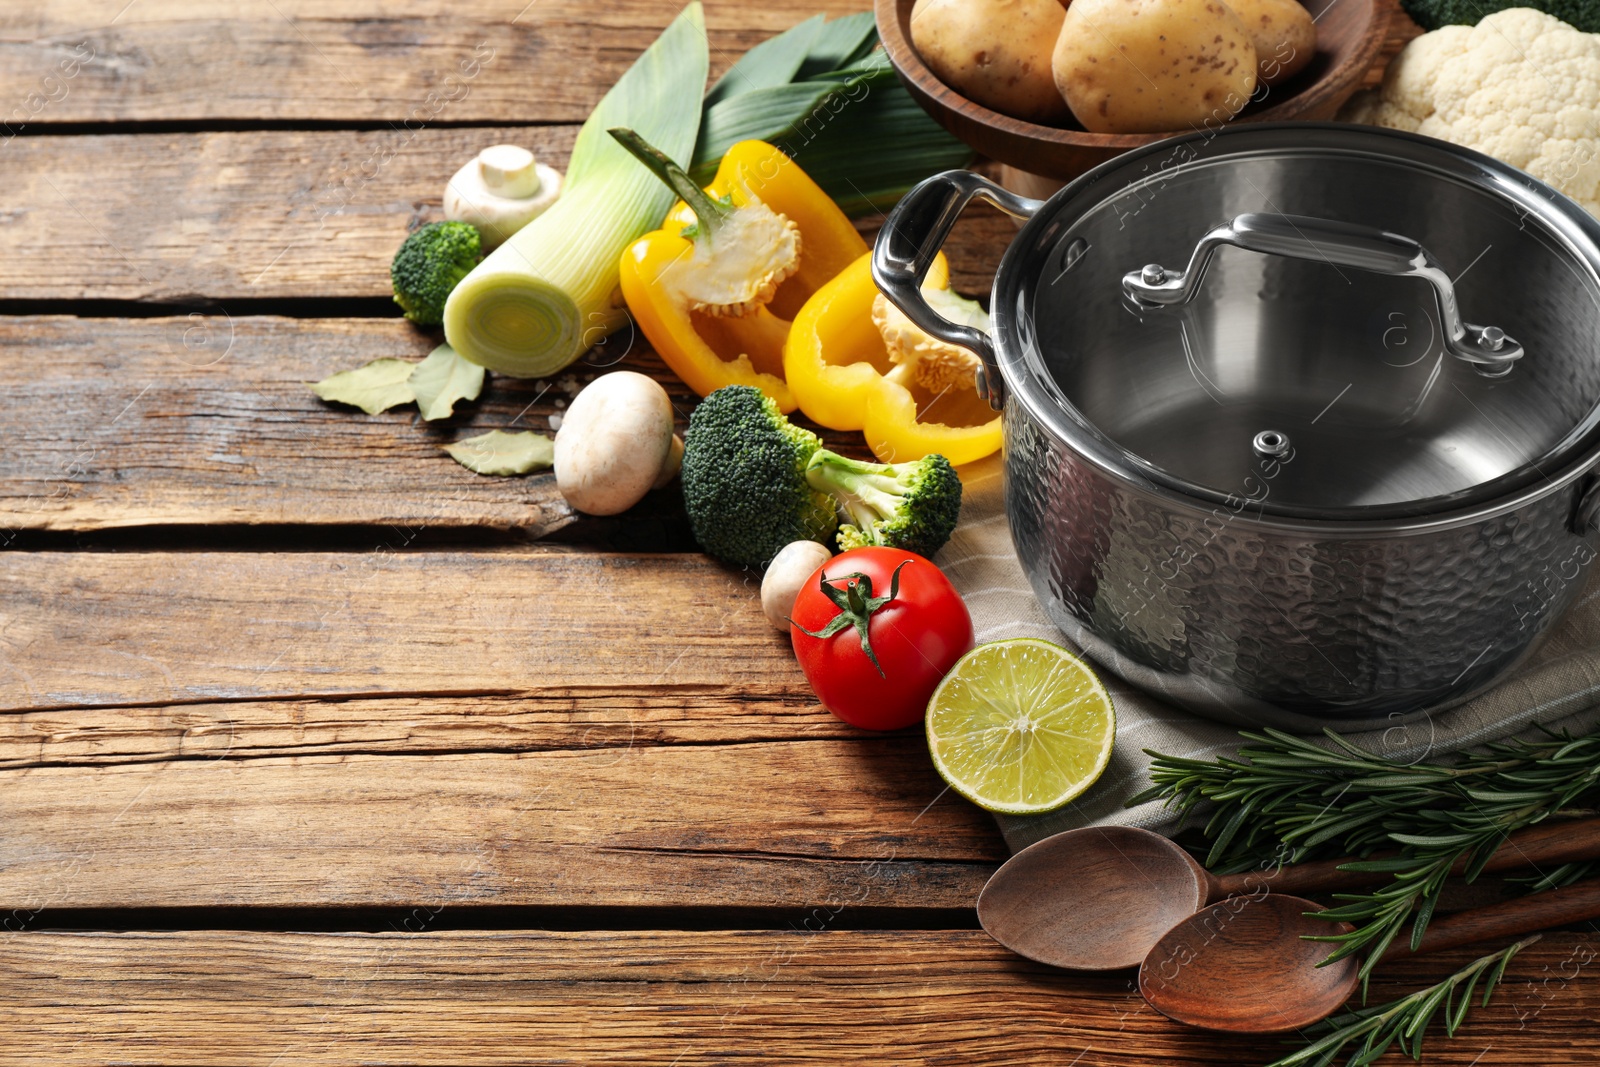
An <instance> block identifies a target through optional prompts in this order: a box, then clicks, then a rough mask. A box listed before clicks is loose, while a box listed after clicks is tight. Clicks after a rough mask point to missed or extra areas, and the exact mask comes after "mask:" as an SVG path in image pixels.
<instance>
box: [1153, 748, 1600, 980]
mask: <svg viewBox="0 0 1600 1067" xmlns="http://www.w3.org/2000/svg"><path fill="white" fill-rule="evenodd" d="M1241 736H1242V737H1244V739H1245V740H1246V741H1247V742H1248V744H1247V745H1246V746H1245V747H1244V748H1243V749H1241V750H1240V752H1239V754H1238V756H1236V757H1223V758H1220V759H1216V760H1195V759H1182V758H1178V757H1172V756H1164V755H1161V754H1159V753H1156V752H1151V753H1150V755H1151V756H1152V757H1153V759H1154V763H1153V764H1152V766H1151V769H1150V778H1151V781H1152V783H1154V784H1153V785H1152V787H1151V788H1150V789H1148V790H1146V791H1145V792H1143V793H1141V794H1139V795H1138V796H1136V797H1134V798H1133V799H1132V800H1130V801H1129V804H1130V805H1131V804H1136V803H1142V802H1144V801H1148V800H1165V801H1166V803H1167V805H1168V806H1169V807H1171V808H1174V809H1176V810H1178V811H1180V812H1182V813H1183V814H1184V815H1185V816H1186V817H1187V816H1190V815H1193V814H1196V813H1197V812H1198V810H1199V809H1200V808H1201V807H1202V806H1204V805H1210V806H1211V808H1212V810H1211V814H1210V817H1209V821H1208V822H1207V823H1206V826H1205V834H1206V837H1207V838H1208V839H1209V840H1210V843H1211V849H1210V853H1209V855H1208V856H1207V857H1206V866H1208V867H1211V868H1214V869H1216V870H1218V871H1220V872H1228V871H1240V870H1246V869H1249V868H1251V867H1254V866H1257V865H1259V864H1261V863H1262V862H1274V861H1276V860H1279V859H1282V860H1284V861H1286V862H1291V863H1297V862H1300V861H1302V860H1306V859H1312V858H1320V857H1324V856H1337V855H1354V856H1370V855H1371V854H1372V853H1373V852H1375V851H1377V850H1379V849H1386V850H1389V849H1394V848H1396V846H1398V847H1399V854H1398V855H1396V856H1391V857H1387V858H1383V859H1377V860H1362V861H1358V862H1354V863H1350V864H1347V865H1346V867H1347V868H1349V869H1355V870H1369V871H1379V872H1387V873H1389V874H1390V875H1391V876H1392V877H1391V878H1390V880H1389V881H1388V882H1386V883H1384V884H1383V885H1380V886H1378V887H1376V888H1374V889H1371V890H1367V891H1363V892H1352V893H1341V894H1337V895H1336V899H1337V900H1338V901H1339V904H1338V905H1337V906H1336V907H1334V908H1331V909H1329V910H1327V911H1323V912H1318V913H1317V914H1318V915H1319V917H1321V918H1325V919H1328V920H1330V921H1343V922H1348V923H1350V924H1352V926H1353V927H1354V929H1352V930H1351V931H1350V932H1349V933H1345V934H1329V935H1326V936H1324V937H1322V938H1319V940H1324V941H1328V942H1331V943H1333V944H1334V946H1335V947H1334V949H1333V951H1332V954H1331V955H1330V956H1329V957H1328V960H1329V961H1330V962H1331V961H1332V960H1336V959H1341V958H1343V957H1345V956H1350V955H1355V954H1358V953H1359V954H1363V956H1364V959H1363V961H1362V964H1361V971H1360V973H1361V978H1362V981H1363V983H1365V981H1366V980H1367V979H1368V978H1369V977H1370V975H1371V972H1372V968H1373V967H1374V966H1375V965H1376V964H1377V961H1378V959H1379V958H1380V957H1381V956H1382V955H1383V952H1384V950H1385V949H1386V948H1388V947H1389V945H1390V943H1391V942H1393V941H1394V940H1395V939H1396V938H1397V937H1398V936H1399V935H1400V933H1401V932H1402V931H1403V930H1404V928H1405V926H1406V925H1407V923H1409V924H1410V926H1411V933H1410V938H1409V940H1410V943H1411V946H1412V947H1413V948H1415V947H1416V946H1417V944H1419V943H1420V941H1421V939H1422V934H1423V932H1424V931H1425V930H1426V929H1427V926H1428V922H1429V920H1430V919H1431V918H1432V916H1433V909H1434V905H1435V904H1436V903H1437V902H1438V897H1439V892H1440V890H1441V889H1442V888H1443V886H1444V883H1445V880H1446V878H1447V877H1448V875H1449V872H1450V869H1451V867H1452V866H1453V865H1454V864H1455V863H1456V861H1457V860H1460V859H1462V858H1463V857H1465V858H1466V863H1465V876H1466V878H1467V879H1468V880H1469V881H1470V880H1471V879H1473V878H1476V877H1477V875H1478V874H1479V872H1480V871H1481V870H1482V867H1483V864H1484V863H1486V862H1487V861H1488V859H1489V857H1490V856H1491V855H1492V854H1493V853H1494V850H1495V849H1496V848H1497V847H1498V846H1499V845H1500V843H1501V841H1503V840H1504V839H1505V837H1506V836H1507V835H1508V834H1511V833H1513V832H1515V831H1517V830H1520V829H1522V828H1523V827H1525V826H1531V825H1533V824H1534V823H1537V822H1541V821H1543V820H1544V819H1547V818H1550V817H1553V816H1568V815H1575V814H1587V812H1580V811H1577V810H1574V809H1576V808H1592V807H1594V806H1595V804H1596V802H1597V801H1600V733H1589V734H1585V735H1581V736H1576V737H1574V736H1569V735H1566V734H1556V733H1550V732H1548V731H1547V732H1546V734H1545V736H1543V737H1538V738H1534V739H1532V740H1526V741H1505V742H1496V743H1494V744H1490V745H1487V746H1485V747H1484V748H1482V749H1481V750H1479V751H1476V752H1473V753H1464V754H1460V755H1457V756H1455V757H1453V758H1451V759H1450V760H1448V761H1442V762H1430V763H1416V764H1410V765H1407V764H1402V763H1396V762H1394V761H1391V760H1386V759H1384V758H1383V757H1381V756H1378V755H1374V754H1373V753H1370V752H1367V751H1365V750H1364V749H1362V748H1359V747H1358V746H1356V745H1354V744H1352V743H1350V742H1349V741H1347V740H1345V739H1344V738H1342V737H1340V736H1339V735H1337V734H1335V733H1333V732H1332V731H1329V732H1328V734H1327V740H1328V743H1327V744H1319V743H1317V742H1315V741H1311V740H1308V739H1305V738H1300V737H1296V736H1294V735H1292V734H1286V733H1283V732H1282V731H1278V730H1265V731H1263V732H1261V733H1253V732H1247V733H1244V734H1242V735H1241ZM1567 877H1569V872H1565V871H1563V872H1550V874H1549V875H1548V876H1547V877H1546V878H1545V879H1544V880H1545V881H1547V882H1549V881H1552V880H1555V879H1557V878H1561V879H1562V880H1565V879H1566V878H1567Z"/></svg>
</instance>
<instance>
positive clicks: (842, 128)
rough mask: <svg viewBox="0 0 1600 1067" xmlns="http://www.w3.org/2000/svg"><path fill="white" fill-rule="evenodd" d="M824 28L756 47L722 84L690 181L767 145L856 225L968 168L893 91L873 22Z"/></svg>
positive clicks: (861, 18) (804, 26)
mask: <svg viewBox="0 0 1600 1067" xmlns="http://www.w3.org/2000/svg"><path fill="white" fill-rule="evenodd" d="M821 18H822V16H820V15H818V16H815V17H813V18H809V19H807V20H806V21H804V22H802V23H800V24H799V25H797V26H794V27H793V28H791V29H789V30H787V31H785V32H784V33H781V34H779V35H778V36H776V37H774V38H772V39H771V40H768V41H763V42H762V43H761V44H758V45H756V46H755V47H754V48H752V49H751V50H750V51H749V52H747V53H746V54H745V56H744V58H743V59H741V60H739V62H737V63H735V64H734V65H733V66H732V67H731V68H730V69H729V70H728V73H727V74H725V75H723V77H722V80H721V81H719V82H718V83H717V85H716V87H715V88H714V89H712V90H711V92H710V94H709V95H708V96H707V97H706V108H705V117H704V118H703V119H702V120H701V123H700V137H699V139H698V140H697V141H696V142H695V152H694V163H693V165H692V166H691V167H689V176H690V177H692V178H694V179H695V180H696V181H698V182H700V183H701V184H702V185H704V184H707V183H709V182H710V181H711V176H712V175H713V174H715V173H716V169H717V164H718V163H719V162H720V161H721V159H722V155H723V153H724V152H726V151H727V150H728V149H729V148H731V147H732V146H733V145H735V144H737V143H738V142H739V141H744V140H752V139H753V140H761V141H768V142H771V143H772V144H774V145H777V146H778V147H779V148H781V149H783V150H784V152H786V153H787V154H788V155H789V156H791V157H792V158H793V159H794V161H795V162H796V163H798V164H800V168H801V169H802V170H804V171H805V172H806V174H808V175H809V176H810V177H811V179H812V180H813V181H815V182H816V183H817V184H818V185H819V186H821V187H822V190H823V192H825V193H827V194H828V195H829V196H830V197H832V198H833V199H834V201H835V202H836V203H837V204H838V205H839V207H840V208H842V209H843V210H844V212H845V214H847V215H851V216H857V215H865V214H868V213H870V212H873V211H885V210H887V209H888V208H890V207H892V206H893V205H894V203H895V201H897V200H899V199H900V197H901V196H903V195H905V193H906V192H907V191H908V190H910V188H911V187H912V186H914V185H916V184H917V183H918V182H920V181H921V180H922V179H924V178H926V177H928V176H929V175H931V174H937V173H939V172H940V171H944V170H950V169H952V168H955V167H964V166H966V165H967V164H968V163H970V162H971V161H972V149H970V148H968V147H967V146H966V145H965V144H963V143H962V142H961V141H959V140H957V139H956V138H955V137H953V136H952V135H951V134H950V133H948V132H947V131H946V130H945V129H944V128H943V127H942V126H940V125H939V124H938V123H937V122H935V121H934V120H933V119H931V118H929V117H928V115H927V113H926V112H924V111H923V110H922V108H921V107H919V106H918V105H917V103H916V101H914V100H912V99H911V96H910V94H909V93H907V92H906V91H905V89H904V88H903V87H902V86H901V85H900V83H899V80H898V79H897V78H896V77H895V73H894V68H893V67H891V66H890V65H889V60H888V58H887V57H886V56H885V55H884V54H883V52H882V51H880V50H879V49H878V34H877V31H876V29H875V28H874V27H873V22H872V15H871V13H862V14H858V15H845V16H844V17H842V18H837V19H834V20H833V21H832V22H827V23H823V22H821V21H820V20H821Z"/></svg>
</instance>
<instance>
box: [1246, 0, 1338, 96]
mask: <svg viewBox="0 0 1600 1067" xmlns="http://www.w3.org/2000/svg"><path fill="white" fill-rule="evenodd" d="M1227 3H1228V6H1229V7H1231V8H1233V13H1234V14H1235V15H1238V16H1239V21H1240V22H1242V23H1243V24H1244V32H1246V33H1248V34H1249V35H1250V42H1251V43H1252V44H1253V45H1255V48H1256V79H1257V80H1258V81H1261V82H1264V83H1265V84H1267V85H1279V84H1281V83H1283V82H1286V81H1288V80H1289V79H1290V78H1292V77H1294V76H1295V75H1296V74H1299V73H1300V71H1301V70H1303V69H1305V65H1306V64H1307V63H1309V62H1311V57H1312V56H1313V55H1315V54H1316V52H1317V24H1316V23H1315V22H1313V21H1312V19H1311V12H1309V11H1307V10H1306V9H1305V8H1304V7H1301V6H1300V4H1298V3H1297V2H1296V0H1227Z"/></svg>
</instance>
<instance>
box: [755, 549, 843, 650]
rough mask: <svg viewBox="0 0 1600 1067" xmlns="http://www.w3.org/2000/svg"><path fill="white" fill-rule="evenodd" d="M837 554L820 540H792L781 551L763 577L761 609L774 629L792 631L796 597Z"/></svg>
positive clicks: (785, 631) (783, 631)
mask: <svg viewBox="0 0 1600 1067" xmlns="http://www.w3.org/2000/svg"><path fill="white" fill-rule="evenodd" d="M832 558H833V553H832V552H829V551H828V550H827V549H826V548H825V547H823V546H822V545H820V544H818V543H817V542H816V541H791V542H789V543H788V544H786V545H784V546H783V547H782V548H780V549H779V550H778V554H777V555H776V556H773V557H772V562H771V563H769V564H767V573H766V574H765V575H763V576H762V578H761V610H762V611H763V612H764V613H765V614H766V616H767V621H768V622H770V623H772V626H773V629H775V630H779V631H781V632H782V633H788V632H789V616H790V614H792V613H793V612H794V601H795V597H797V596H799V595H800V590H801V589H802V588H804V587H805V584H806V583H807V582H808V581H810V580H811V576H812V575H813V574H815V573H817V568H818V567H820V566H822V565H823V564H824V563H826V562H828V561H829V560H830V559H832Z"/></svg>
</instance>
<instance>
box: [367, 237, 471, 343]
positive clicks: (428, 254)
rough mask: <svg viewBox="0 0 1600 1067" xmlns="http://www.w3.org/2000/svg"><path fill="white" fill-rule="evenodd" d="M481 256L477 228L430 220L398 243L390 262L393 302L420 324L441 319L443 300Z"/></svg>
mask: <svg viewBox="0 0 1600 1067" xmlns="http://www.w3.org/2000/svg"><path fill="white" fill-rule="evenodd" d="M482 258H483V243H482V241H481V240H480V238H479V237H478V231H477V229H476V228H474V227H473V226H472V225H471V224H470V223H466V222H430V223H429V224H428V225H426V226H424V227H422V229H420V230H417V231H416V232H415V233H413V234H412V235H411V236H410V237H407V238H406V239H405V241H404V242H403V243H402V244H401V245H400V251H398V252H396V253H395V254H394V263H392V264H391V265H390V266H389V280H390V281H391V282H393V283H394V302H395V303H396V304H399V305H400V308H401V310H403V311H404V312H405V313H406V318H408V319H410V320H411V321H412V322H415V323H418V324H419V325H422V326H437V325H439V324H440V323H441V322H443V321H444V302H445V299H446V298H447V297H448V296H449V295H450V290H452V289H454V288H455V287H456V286H457V285H458V284H459V283H460V281H461V279H462V278H465V277H466V276H467V273H468V272H469V271H471V270H472V268H473V267H476V266H477V265H478V261H479V260H480V259H482Z"/></svg>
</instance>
